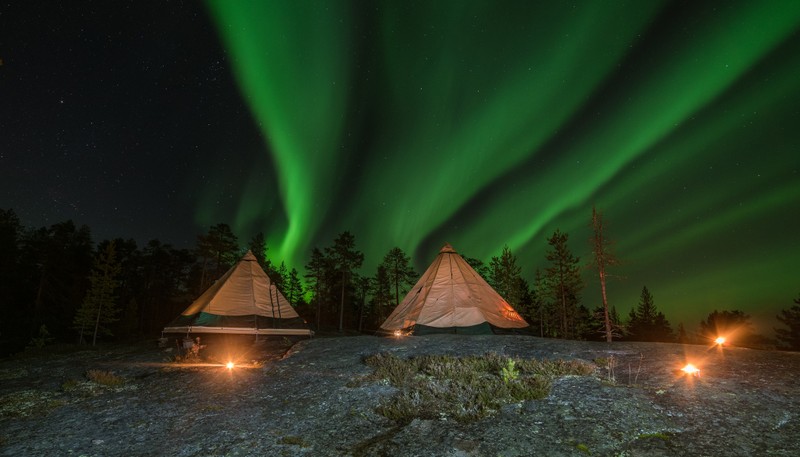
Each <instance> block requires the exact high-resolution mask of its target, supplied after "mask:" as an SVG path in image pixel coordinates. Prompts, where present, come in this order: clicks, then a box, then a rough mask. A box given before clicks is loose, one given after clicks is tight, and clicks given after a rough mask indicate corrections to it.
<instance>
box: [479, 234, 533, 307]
mask: <svg viewBox="0 0 800 457" xmlns="http://www.w3.org/2000/svg"><path fill="white" fill-rule="evenodd" d="M487 279H488V281H487V282H488V283H489V284H490V285H491V286H492V288H494V290H495V291H496V292H497V293H498V294H500V296H501V297H503V298H504V299H505V300H506V301H507V302H508V303H509V304H511V306H514V307H515V308H518V309H519V308H521V307H522V305H525V301H526V298H528V296H529V293H530V292H529V290H528V283H527V282H526V281H525V280H524V279H523V278H522V268H521V267H520V266H519V265H517V257H516V256H515V255H514V254H512V253H511V250H510V249H509V248H508V246H503V252H502V253H501V254H500V257H492V260H491V261H490V262H489V277H488V278H487Z"/></svg>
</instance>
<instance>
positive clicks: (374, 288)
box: [0, 209, 800, 355]
mask: <svg viewBox="0 0 800 457" xmlns="http://www.w3.org/2000/svg"><path fill="white" fill-rule="evenodd" d="M568 242H569V236H568V235H567V234H566V233H562V232H560V231H556V232H555V233H554V234H553V235H552V236H551V237H550V238H549V239H548V240H547V243H548V245H549V249H548V251H547V253H546V257H545V259H544V260H545V261H546V266H545V267H544V268H542V269H540V270H537V272H536V275H535V277H534V278H533V282H532V284H531V283H529V282H528V281H527V280H526V279H524V278H523V277H522V275H521V267H520V266H519V265H518V262H517V258H516V256H515V255H514V254H513V253H512V252H511V251H510V250H509V249H508V247H505V248H504V249H503V250H502V252H501V253H500V255H499V256H496V257H492V258H491V259H490V261H489V262H488V263H484V262H483V261H481V260H479V259H473V258H469V257H465V259H466V260H467V262H469V263H470V265H472V266H473V268H475V269H476V270H477V271H478V272H479V273H480V274H481V275H482V276H483V277H484V278H485V279H486V280H487V282H489V284H491V285H492V287H494V288H495V290H497V292H498V293H500V295H501V296H503V297H504V298H506V300H507V301H508V302H509V303H511V304H512V305H513V306H514V307H515V308H516V309H517V310H518V311H519V312H520V314H522V315H523V317H524V318H525V319H526V320H527V321H528V322H529V323H530V324H531V329H532V330H533V333H534V334H536V335H540V336H544V337H554V338H571V339H586V340H607V339H609V330H610V331H611V333H612V334H613V339H616V340H619V339H623V340H629V341H670V342H671V341H678V342H699V343H702V342H706V341H708V339H713V338H712V337H715V336H716V333H717V332H718V331H722V329H724V328H734V327H736V328H737V329H739V337H738V338H737V340H738V341H739V342H740V343H743V344H747V345H751V346H764V345H765V344H767V343H768V342H767V341H765V340H764V339H763V338H762V337H759V336H758V335H755V334H753V332H752V326H751V325H750V321H749V319H750V318H749V316H747V315H745V314H744V313H742V312H740V311H722V312H717V311H715V312H714V313H712V314H711V315H709V317H708V318H707V319H706V320H704V321H703V322H701V323H700V331H699V332H698V333H697V334H688V333H687V332H686V331H685V329H684V327H683V324H682V323H681V324H679V325H678V327H677V328H676V329H673V328H672V326H671V325H670V323H669V321H668V320H667V318H666V316H665V315H664V314H663V313H662V312H660V311H658V309H657V308H656V306H655V303H654V299H653V295H652V294H651V293H650V291H649V290H648V289H647V287H644V288H643V290H642V295H641V297H640V300H639V303H638V304H635V305H634V306H633V308H632V309H631V311H630V313H629V315H628V316H627V319H622V318H621V317H620V316H619V314H618V313H617V311H616V309H615V308H614V307H610V308H607V309H604V307H603V306H602V305H601V306H598V307H596V308H594V309H588V308H587V307H586V306H585V305H583V304H582V296H581V295H582V292H583V288H584V282H583V279H582V270H583V269H584V267H585V265H583V264H581V263H580V259H579V258H578V257H576V256H575V255H573V254H572V252H571V251H570V248H569V245H568ZM248 249H249V250H251V251H252V252H253V253H254V255H255V256H256V258H257V259H258V261H259V263H260V264H261V265H262V267H263V268H264V269H265V271H266V272H267V274H268V275H269V276H270V277H271V278H272V280H273V281H274V282H275V283H276V284H277V285H278V287H279V288H280V289H281V291H282V292H283V293H284V295H286V297H287V298H288V299H289V301H290V302H291V303H292V304H293V305H294V306H295V307H296V308H297V310H298V313H299V314H300V315H301V316H303V317H304V318H305V319H306V320H307V321H308V322H309V324H310V326H311V327H312V328H314V329H315V330H320V329H322V330H323V331H324V330H329V331H339V332H344V331H354V332H372V331H375V330H376V329H377V328H378V327H379V325H380V324H381V323H382V322H383V321H384V320H385V319H386V317H388V315H389V313H391V311H392V310H393V309H394V307H396V306H397V304H399V302H400V301H402V299H403V298H404V296H405V294H406V293H407V292H408V290H410V288H411V286H413V284H414V283H415V282H416V281H417V279H419V276H420V273H421V272H416V271H414V268H413V267H412V265H413V264H412V261H411V259H410V257H409V256H408V255H406V253H405V252H403V250H402V249H400V248H399V247H395V248H393V249H391V250H389V251H388V252H387V253H385V255H384V256H383V257H382V259H381V261H380V263H379V264H378V266H377V268H376V269H375V271H372V272H363V271H362V268H361V267H362V264H363V262H364V254H363V253H362V252H360V251H359V250H358V248H357V242H356V239H355V236H354V235H353V234H351V233H350V232H343V233H341V234H339V235H338V236H337V237H336V238H335V239H334V240H333V241H332V243H331V244H330V245H329V246H326V247H323V248H314V249H313V250H312V251H311V252H310V253H309V256H308V261H307V263H306V265H304V270H305V274H304V275H301V274H300V273H299V272H298V270H297V269H296V267H295V266H288V265H286V264H285V263H284V262H277V261H274V260H272V259H270V258H269V249H268V246H267V245H266V242H265V239H264V236H263V235H262V234H258V235H256V236H255V237H253V238H252V239H250V240H248V241H247V242H246V243H243V242H242V241H241V240H239V239H238V237H237V236H236V235H234V234H233V232H232V231H231V229H230V227H229V226H228V225H226V224H217V225H215V226H213V227H210V228H209V230H208V232H207V233H205V234H202V235H198V236H197V242H196V246H195V247H194V248H192V249H178V248H175V247H173V246H171V245H169V244H165V243H162V242H160V241H159V240H151V241H149V242H148V243H146V244H145V245H143V246H139V245H137V243H136V242H135V241H134V240H123V239H115V240H103V241H101V242H99V243H97V244H96V245H95V243H94V242H93V240H92V237H91V231H90V229H89V228H88V227H86V226H80V227H78V226H76V225H75V224H74V223H73V222H72V221H66V222H61V223H57V224H53V225H51V226H49V227H41V228H27V227H23V226H22V225H21V224H20V222H19V219H18V218H17V216H16V214H15V213H14V211H13V210H2V209H0V300H2V301H1V302H0V313H1V315H2V321H1V322H0V355H5V354H8V353H11V352H15V351H18V350H20V349H22V348H24V347H25V346H26V345H44V344H47V343H48V342H50V341H58V342H78V341H79V338H80V337H81V336H84V338H83V340H84V341H92V338H91V337H90V338H89V339H88V340H87V339H86V338H85V336H86V335H88V334H91V332H90V330H91V328H90V327H92V326H94V325H95V324H99V322H95V321H94V320H93V319H94V318H93V317H91V316H92V311H91V309H92V306H95V305H96V303H97V302H98V301H100V302H102V301H103V300H106V301H110V302H111V303H110V309H109V308H104V309H103V314H102V315H103V319H106V320H105V321H104V322H103V324H104V325H97V327H99V328H101V329H102V330H104V332H102V333H101V334H100V335H101V336H102V337H104V338H105V339H106V340H108V339H109V336H112V335H113V338H117V339H119V338H130V337H139V336H145V335H147V336H151V335H157V334H159V332H160V331H161V329H162V328H163V327H164V326H165V325H166V324H167V323H168V322H169V321H171V320H172V319H173V318H175V317H176V316H177V315H178V314H179V313H180V312H181V311H183V310H184V309H185V308H186V306H188V304H189V303H191V302H192V300H194V299H195V298H196V297H197V296H198V295H199V294H200V293H201V292H202V291H203V290H205V289H206V288H207V287H208V286H209V285H211V284H212V283H213V282H214V281H215V280H216V279H217V278H219V277H220V276H221V275H222V274H224V273H225V271H227V270H228V269H229V268H230V267H231V266H232V265H233V264H234V263H235V262H236V261H237V260H238V259H239V258H240V257H241V256H242V255H243V253H244V252H245V251H247V250H248ZM608 255H609V257H608V258H609V259H610V258H611V257H610V253H608ZM103 259H104V260H103ZM109 259H110V260H109ZM100 260H103V262H105V263H103V262H100ZM374 260H377V259H374ZM112 264H113V265H112ZM104 266H105V268H106V270H107V271H113V272H114V273H113V277H106V278H105V279H103V278H102V277H100V276H99V273H98V272H99V270H100V269H102V268H103V267H104ZM607 266H609V267H610V266H613V262H607ZM106 276H108V274H106ZM98 297H106V298H98ZM591 301H599V300H597V299H596V298H595V297H593V298H592V300H591ZM795 303H796V305H795V306H794V307H792V308H790V309H788V310H784V311H783V312H782V314H781V315H780V316H778V320H779V322H780V324H782V325H783V326H785V327H788V330H787V329H782V328H781V329H776V331H777V334H778V337H779V339H780V342H781V343H782V345H783V346H784V347H787V348H793V349H800V299H798V300H795ZM95 314H100V313H99V312H98V313H95ZM606 316H608V318H606ZM98 321H99V319H98ZM95 333H97V332H95ZM95 336H96V335H95Z"/></svg>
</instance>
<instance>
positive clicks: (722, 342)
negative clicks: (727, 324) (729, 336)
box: [714, 336, 725, 346]
mask: <svg viewBox="0 0 800 457" xmlns="http://www.w3.org/2000/svg"><path fill="white" fill-rule="evenodd" d="M714 342H715V343H717V344H718V345H720V346H722V345H723V344H725V337H724V336H718V337H717V339H716V340H714Z"/></svg>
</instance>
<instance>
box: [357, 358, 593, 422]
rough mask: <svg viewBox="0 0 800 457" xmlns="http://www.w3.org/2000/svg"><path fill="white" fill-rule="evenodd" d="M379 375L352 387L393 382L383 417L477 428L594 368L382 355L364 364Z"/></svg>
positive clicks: (546, 362)
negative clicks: (558, 382) (511, 406)
mask: <svg viewBox="0 0 800 457" xmlns="http://www.w3.org/2000/svg"><path fill="white" fill-rule="evenodd" d="M364 363H365V364H366V365H368V366H370V367H372V368H373V369H374V371H373V372H372V373H371V374H369V375H367V376H364V377H362V378H360V379H356V380H353V381H351V382H350V383H348V386H350V387H356V386H359V385H362V384H364V383H367V382H387V383H389V384H391V385H392V386H394V387H396V388H398V390H399V391H398V392H397V394H396V395H394V396H393V397H391V398H389V399H387V400H386V401H383V402H382V403H381V404H379V405H378V407H377V412H378V413H379V414H381V415H383V416H384V417H386V418H388V419H390V420H392V421H395V422H396V423H398V424H406V423H409V422H411V421H412V420H414V419H438V420H448V419H451V418H452V419H454V420H456V421H458V422H472V421H475V420H478V419H482V418H484V417H487V416H490V415H492V414H494V413H496V412H497V411H499V410H500V408H502V406H503V405H506V404H510V403H518V402H521V401H526V400H536V399H541V398H544V397H545V396H547V394H548V393H549V392H550V386H551V382H552V380H553V379H554V378H557V377H559V376H566V375H580V376H585V375H589V374H592V373H594V367H592V366H591V365H589V364H586V363H583V362H579V361H564V360H535V359H527V360H526V359H517V358H508V357H501V356H499V355H497V354H493V353H489V354H485V355H483V356H469V357H454V356H449V355H425V356H419V357H414V358H410V359H401V358H399V357H397V356H395V355H394V354H391V353H379V354H375V355H372V356H369V357H367V358H365V359H364Z"/></svg>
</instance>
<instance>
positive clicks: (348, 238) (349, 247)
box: [325, 231, 364, 333]
mask: <svg viewBox="0 0 800 457" xmlns="http://www.w3.org/2000/svg"><path fill="white" fill-rule="evenodd" d="M325 251H326V253H327V254H328V256H329V257H330V258H331V260H332V262H333V265H334V268H335V270H336V271H337V272H338V273H339V275H340V279H341V299H340V302H339V333H341V332H342V331H344V301H345V300H344V299H345V291H346V290H347V286H348V284H349V281H350V278H352V277H353V273H355V270H356V269H358V268H361V264H362V263H364V254H363V253H362V252H360V251H357V250H356V238H355V236H353V234H351V233H350V232H347V231H345V232H342V233H340V234H339V236H337V237H336V239H335V240H334V241H333V246H332V247H329V248H326V249H325Z"/></svg>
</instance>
